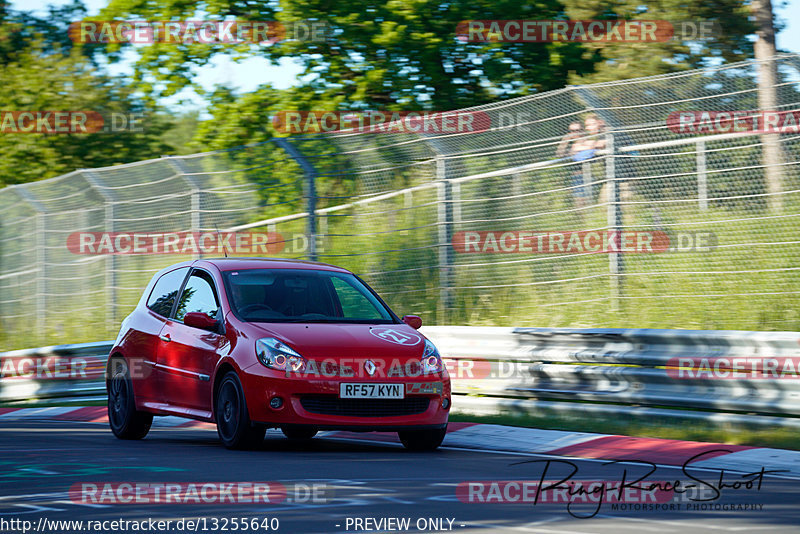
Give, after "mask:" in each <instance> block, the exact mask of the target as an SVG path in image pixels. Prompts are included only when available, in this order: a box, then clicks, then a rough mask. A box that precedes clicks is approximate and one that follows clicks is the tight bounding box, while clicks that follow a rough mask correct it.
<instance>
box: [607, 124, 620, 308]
mask: <svg viewBox="0 0 800 534" xmlns="http://www.w3.org/2000/svg"><path fill="white" fill-rule="evenodd" d="M606 150H607V151H608V155H607V156H606V182H608V212H607V224H608V231H609V233H611V236H612V237H613V240H611V239H610V240H609V241H611V242H612V243H613V245H612V247H611V251H610V252H609V254H608V271H609V274H610V276H611V279H610V286H611V287H610V290H611V309H612V310H613V311H617V310H619V297H620V295H621V293H622V280H621V276H620V275H621V274H622V271H623V267H624V266H623V263H622V254H621V253H620V252H619V248H620V244H621V236H620V231H621V230H622V205H621V203H620V194H619V182H618V181H617V171H616V165H615V161H614V134H612V133H611V132H609V133H608V134H606Z"/></svg>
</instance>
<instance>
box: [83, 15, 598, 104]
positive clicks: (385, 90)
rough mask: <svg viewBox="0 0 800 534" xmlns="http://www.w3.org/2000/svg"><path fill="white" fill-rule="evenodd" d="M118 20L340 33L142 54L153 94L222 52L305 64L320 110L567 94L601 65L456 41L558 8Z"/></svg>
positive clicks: (170, 88) (557, 52)
mask: <svg viewBox="0 0 800 534" xmlns="http://www.w3.org/2000/svg"><path fill="white" fill-rule="evenodd" d="M278 5H279V6H280V9H277V7H278ZM109 17H114V18H120V19H125V18H131V17H137V18H145V19H148V20H168V19H171V18H175V19H189V20H191V19H197V18H203V19H208V20H218V19H222V18H226V17H227V18H237V19H239V20H250V21H265V20H275V19H277V20H279V21H281V22H283V23H284V24H285V25H286V26H287V28H290V29H291V28H292V22H293V21H298V20H305V19H311V20H317V21H324V22H326V23H328V24H329V25H330V26H331V28H332V30H331V31H330V32H329V38H328V39H326V40H324V41H322V42H314V41H311V40H292V39H287V40H284V41H281V42H278V43H276V44H274V45H271V46H270V45H247V44H214V45H209V44H204V43H197V42H189V43H180V44H176V43H165V42H157V43H154V44H152V45H149V46H146V47H143V48H141V49H140V51H141V57H140V59H139V61H138V63H137V66H136V75H135V79H136V81H137V83H138V84H139V86H140V87H142V88H143V89H144V90H145V91H147V92H150V93H152V94H154V95H169V94H174V93H175V92H177V91H178V90H180V89H182V88H183V87H185V86H186V85H187V84H190V83H191V82H192V79H191V78H192V75H191V72H192V70H193V68H194V67H195V66H196V65H205V64H207V63H208V62H209V61H210V60H211V58H212V57H214V55H216V54H222V53H224V54H230V55H231V56H233V57H248V56H251V55H261V56H264V57H267V58H269V59H271V60H278V59H281V58H287V57H288V58H293V59H296V60H297V61H299V62H301V63H302V65H303V67H304V69H305V70H304V73H303V78H304V79H305V80H306V82H305V83H304V86H305V92H311V94H313V95H314V100H316V102H318V103H320V104H328V105H333V106H335V107H337V108H343V109H347V108H360V107H372V108H382V109H392V108H400V107H402V108H406V109H455V108H461V107H466V106H471V105H476V104H482V103H486V102H490V101H494V100H497V99H498V98H508V97H512V96H519V95H524V94H528V93H531V92H537V91H544V90H548V89H554V88H558V87H562V86H563V85H564V84H565V83H566V81H567V76H568V73H569V72H571V71H574V72H577V73H586V72H590V71H591V69H592V65H593V63H594V59H593V58H591V57H588V58H587V57H585V55H584V49H583V48H582V46H581V45H580V44H578V43H550V44H533V45H532V44H524V43H517V44H515V43H469V42H462V41H460V40H459V39H458V38H457V36H456V27H457V24H458V23H459V22H460V21H462V20H468V19H491V18H499V19H514V18H526V19H535V18H555V17H563V8H562V6H561V4H560V3H559V2H558V1H557V0H544V1H542V2H537V3H532V2H521V3H520V2H518V1H515V0H496V1H492V2H489V1H487V0H479V1H477V2H476V1H474V0H470V1H467V0H456V1H453V2H448V3H444V2H441V1H432V0H414V1H407V0H391V1H389V2H371V1H365V0H350V1H337V2H331V1H329V0H282V1H281V2H280V3H279V4H278V3H277V2H270V3H253V2H249V1H246V0H223V1H219V2H213V3H212V2H208V3H202V4H194V3H189V2H184V1H182V0H167V1H165V2H161V3H159V4H156V3H147V4H144V3H142V2H139V1H137V0H112V1H111V3H110V4H109V6H108V8H107V9H106V10H104V12H103V13H102V14H101V15H100V16H99V17H98V18H99V19H108V18H109ZM290 34H291V32H290Z"/></svg>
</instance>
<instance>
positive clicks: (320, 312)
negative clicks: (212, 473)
mask: <svg viewBox="0 0 800 534" xmlns="http://www.w3.org/2000/svg"><path fill="white" fill-rule="evenodd" d="M421 324H422V321H421V319H420V318H419V317H416V316H413V315H408V316H405V317H403V319H399V318H398V317H397V315H395V314H394V313H393V312H392V310H390V309H389V307H388V306H387V305H386V304H385V303H384V302H383V301H382V300H381V298H380V297H379V296H378V295H377V294H376V293H375V292H374V291H373V290H372V289H371V288H370V287H369V286H367V284H365V283H364V282H363V281H362V280H361V279H359V278H358V277H357V276H355V275H354V274H353V273H351V272H349V271H347V270H345V269H341V268H339V267H334V266H332V265H326V264H322V263H314V262H304V261H290V260H281V259H261V258H247V259H227V258H226V259H208V260H206V259H203V260H196V261H189V262H184V263H179V264H176V265H173V266H171V267H168V268H166V269H164V270H162V271H161V272H159V273H158V274H156V275H155V276H154V277H153V279H152V280H151V281H150V283H149V284H148V286H147V288H146V289H145V291H144V294H143V295H142V298H141V300H140V302H139V304H138V305H137V306H136V309H135V310H134V311H133V312H132V313H131V314H130V315H129V316H128V317H127V318H125V320H124V321H123V322H122V327H121V329H120V332H119V335H118V336H117V339H116V341H115V342H114V347H113V349H112V350H111V353H110V355H109V359H108V374H107V377H108V378H107V383H106V385H107V388H108V416H109V422H110V425H111V429H112V431H113V432H114V434H115V435H116V436H117V437H118V438H121V439H141V438H143V437H144V436H145V435H147V432H148V431H149V429H150V425H151V423H152V421H153V416H154V415H177V416H182V417H188V418H192V419H197V420H200V421H210V422H216V425H217V432H218V434H219V437H220V440H221V441H222V443H223V444H224V445H225V446H226V447H228V448H248V447H253V446H255V445H257V444H259V443H260V442H262V441H263V439H264V433H265V431H266V429H267V428H280V429H281V430H282V431H283V433H284V434H285V435H286V436H287V437H288V438H290V439H310V438H312V437H313V436H314V435H315V434H316V433H317V431H318V430H328V429H346V430H355V431H392V432H397V433H398V434H399V437H400V440H401V441H402V442H403V444H404V445H405V446H406V448H408V449H412V450H433V449H436V448H437V447H438V446H439V445H440V444H441V443H442V440H443V439H444V435H445V432H446V429H447V417H448V413H449V408H450V378H449V376H448V374H447V370H446V369H445V368H444V366H443V364H442V359H441V357H440V356H439V352H438V351H437V350H436V347H435V346H434V345H433V343H431V342H430V341H429V340H427V339H426V338H425V336H423V335H421V334H420V333H419V332H417V330H416V329H417V328H419V327H420V326H421Z"/></svg>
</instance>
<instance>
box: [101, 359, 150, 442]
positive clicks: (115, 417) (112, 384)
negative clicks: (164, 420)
mask: <svg viewBox="0 0 800 534" xmlns="http://www.w3.org/2000/svg"><path fill="white" fill-rule="evenodd" d="M109 371H110V372H109V375H110V376H111V378H110V379H109V381H108V384H107V386H106V387H107V389H108V424H109V425H110V426H111V431H112V432H113V433H114V435H115V436H117V437H118V438H119V439H142V438H143V437H145V436H146V435H147V433H148V432H149V431H150V425H152V424H153V414H151V413H146V412H140V411H138V410H136V401H135V399H134V397H133V384H132V383H131V377H130V373H129V372H128V365H127V363H126V362H125V360H123V359H122V358H114V359H113V360H112V361H111V364H110V365H109Z"/></svg>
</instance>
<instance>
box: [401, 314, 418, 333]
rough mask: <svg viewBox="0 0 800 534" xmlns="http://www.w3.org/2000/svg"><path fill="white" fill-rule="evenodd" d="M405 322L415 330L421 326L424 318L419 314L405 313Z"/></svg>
mask: <svg viewBox="0 0 800 534" xmlns="http://www.w3.org/2000/svg"><path fill="white" fill-rule="evenodd" d="M403 322H404V323H406V324H407V325H408V326H410V327H411V328H413V329H414V330H419V327H420V326H422V319H421V318H420V317H419V316H418V315H404V316H403Z"/></svg>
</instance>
